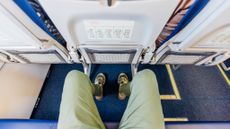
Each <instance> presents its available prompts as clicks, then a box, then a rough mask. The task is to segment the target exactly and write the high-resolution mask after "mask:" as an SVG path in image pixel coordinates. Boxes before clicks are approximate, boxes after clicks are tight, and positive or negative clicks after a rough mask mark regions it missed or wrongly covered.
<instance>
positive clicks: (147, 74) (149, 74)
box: [136, 69, 156, 79]
mask: <svg viewBox="0 0 230 129" xmlns="http://www.w3.org/2000/svg"><path fill="white" fill-rule="evenodd" d="M136 76H138V77H139V78H143V79H149V78H151V79H155V78H156V75H155V73H154V72H153V71H152V70H150V69H144V70H142V71H140V72H138V73H137V75H136Z"/></svg>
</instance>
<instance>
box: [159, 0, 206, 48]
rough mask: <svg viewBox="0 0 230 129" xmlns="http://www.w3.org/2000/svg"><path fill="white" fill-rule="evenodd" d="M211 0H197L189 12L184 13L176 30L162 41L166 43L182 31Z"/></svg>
mask: <svg viewBox="0 0 230 129" xmlns="http://www.w3.org/2000/svg"><path fill="white" fill-rule="evenodd" d="M208 2H209V0H196V1H195V2H194V4H193V5H192V6H191V7H190V8H189V10H188V12H187V13H186V14H185V15H184V17H183V18H182V19H181V21H180V22H179V23H178V25H177V27H176V28H175V30H174V31H173V32H172V33H171V34H170V35H169V36H168V37H167V38H166V39H165V40H164V41H163V42H162V43H161V45H162V44H164V43H165V42H167V41H168V40H169V39H170V38H172V37H173V36H175V35H176V34H177V33H178V32H180V31H181V30H182V29H183V28H184V27H185V26H186V25H188V24H189V22H191V21H192V20H193V18H194V17H196V16H197V15H198V14H199V13H200V11H201V10H202V9H203V8H204V7H205V6H206V5H207V4H208Z"/></svg>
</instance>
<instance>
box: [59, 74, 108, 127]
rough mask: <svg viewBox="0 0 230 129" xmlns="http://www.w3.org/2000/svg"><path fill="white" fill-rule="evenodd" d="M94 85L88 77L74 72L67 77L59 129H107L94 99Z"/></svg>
mask: <svg viewBox="0 0 230 129" xmlns="http://www.w3.org/2000/svg"><path fill="white" fill-rule="evenodd" d="M93 92H94V88H93V84H92V83H91V81H90V79H89V78H88V76H87V75H85V74H83V73H81V72H79V71H76V70H73V71H71V72H70V73H68V75H67V76H66V80H65V84H64V89H63V93H62V100H61V106H60V114H59V120H58V129H105V126H104V124H103V122H102V120H101V118H100V115H99V113H98V110H97V107H96V104H95V102H94V99H93Z"/></svg>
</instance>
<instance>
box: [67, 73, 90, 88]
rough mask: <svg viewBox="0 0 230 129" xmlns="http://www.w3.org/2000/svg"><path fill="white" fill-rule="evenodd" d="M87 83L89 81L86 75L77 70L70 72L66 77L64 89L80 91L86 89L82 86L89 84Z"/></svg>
mask: <svg viewBox="0 0 230 129" xmlns="http://www.w3.org/2000/svg"><path fill="white" fill-rule="evenodd" d="M89 81H90V79H89V77H88V76H87V75H86V74H84V73H82V72H80V71H78V70H72V71H70V72H69V73H68V74H67V75H66V78H65V84H64V88H65V89H75V90H77V89H79V88H80V89H81V88H83V89H84V88H88V87H86V86H82V85H85V84H87V83H89ZM89 84H90V83H89Z"/></svg>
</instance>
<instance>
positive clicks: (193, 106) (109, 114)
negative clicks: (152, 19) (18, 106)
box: [31, 64, 230, 122]
mask: <svg viewBox="0 0 230 129" xmlns="http://www.w3.org/2000/svg"><path fill="white" fill-rule="evenodd" d="M146 68H148V69H151V70H153V71H154V72H155V74H156V76H157V80H158V84H159V89H160V94H161V95H173V94H174V91H173V89H172V84H171V82H170V79H169V74H168V72H167V70H166V67H165V66H164V65H141V66H140V67H139V69H140V70H142V69H146ZM73 69H78V70H81V71H82V66H81V65H79V64H73V65H67V64H65V65H63V64H62V65H52V67H51V69H50V73H49V76H48V77H47V79H46V81H45V84H44V87H43V89H42V92H41V94H40V101H39V104H38V106H37V107H36V108H35V109H34V111H33V114H32V116H31V118H32V119H51V120H56V119H58V114H59V106H60V99H61V94H62V88H63V83H64V78H65V76H66V74H67V73H68V72H69V71H71V70H73ZM99 72H103V73H105V74H106V76H107V78H108V79H107V83H106V86H105V97H104V99H103V101H100V102H99V101H96V104H97V107H98V110H99V112H100V114H101V117H102V119H103V121H106V122H111V121H116V122H118V121H120V119H121V117H122V115H123V112H124V110H125V108H126V105H127V101H128V100H127V99H126V100H125V101H119V100H118V98H117V91H118V86H117V80H116V79H117V76H118V75H119V73H121V72H125V73H127V74H128V76H129V78H130V79H131V71H130V66H129V65H94V66H93V67H92V73H91V77H90V78H91V80H94V78H95V76H96V74H97V73H99ZM172 73H173V75H174V78H175V81H176V84H177V87H178V90H179V93H180V95H181V100H162V105H163V111H164V115H165V118H187V119H188V120H189V121H230V115H229V112H230V87H229V86H228V85H227V83H226V81H225V80H224V78H223V76H222V75H221V73H220V71H219V70H218V68H217V67H216V66H215V67H195V66H190V65H188V66H182V67H180V68H179V69H178V70H172Z"/></svg>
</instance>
